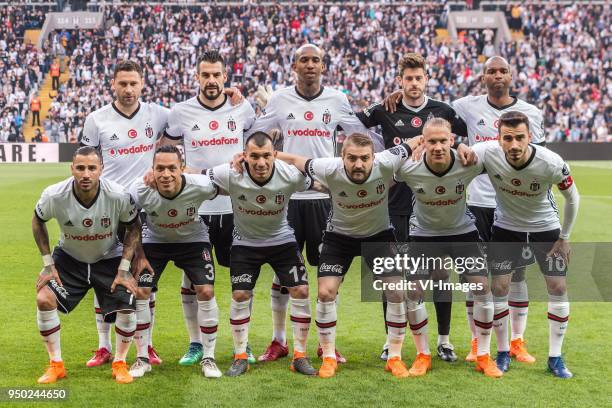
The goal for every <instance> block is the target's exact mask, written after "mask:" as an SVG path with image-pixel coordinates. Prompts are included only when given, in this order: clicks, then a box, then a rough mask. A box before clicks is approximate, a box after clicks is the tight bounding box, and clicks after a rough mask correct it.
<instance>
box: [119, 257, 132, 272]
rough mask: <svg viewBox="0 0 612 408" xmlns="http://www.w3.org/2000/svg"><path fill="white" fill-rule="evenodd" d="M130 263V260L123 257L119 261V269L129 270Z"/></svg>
mask: <svg viewBox="0 0 612 408" xmlns="http://www.w3.org/2000/svg"><path fill="white" fill-rule="evenodd" d="M130 265H131V262H130V261H129V260H127V259H125V258H123V259H121V262H119V269H121V270H122V271H129V270H130Z"/></svg>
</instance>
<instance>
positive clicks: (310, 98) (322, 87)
mask: <svg viewBox="0 0 612 408" xmlns="http://www.w3.org/2000/svg"><path fill="white" fill-rule="evenodd" d="M323 89H325V87H324V86H323V85H321V89H320V90H319V92H317V93H316V94H314V95H312V96H306V95H302V94H301V93H300V91H298V87H297V85H296V86H295V93H296V94H298V96H299V97H300V98H302V99H306V100H307V101H308V102H310V101H312V100H314V99H317V98H318V97H319V96H321V94H322V93H323Z"/></svg>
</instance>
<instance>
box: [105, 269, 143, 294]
mask: <svg viewBox="0 0 612 408" xmlns="http://www.w3.org/2000/svg"><path fill="white" fill-rule="evenodd" d="M118 285H121V286H123V287H124V288H126V289H127V291H128V292H130V293H133V294H136V293H138V286H137V285H136V279H134V276H132V274H131V273H130V272H129V271H126V270H124V269H119V270H118V271H117V276H115V280H114V281H113V284H112V285H111V293H113V292H115V289H116V288H117V286H118Z"/></svg>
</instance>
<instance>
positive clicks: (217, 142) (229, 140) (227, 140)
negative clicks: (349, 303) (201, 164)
mask: <svg viewBox="0 0 612 408" xmlns="http://www.w3.org/2000/svg"><path fill="white" fill-rule="evenodd" d="M232 144H238V138H237V137H223V136H221V137H218V138H212V139H207V140H192V141H191V146H192V147H198V146H199V147H202V146H221V145H232Z"/></svg>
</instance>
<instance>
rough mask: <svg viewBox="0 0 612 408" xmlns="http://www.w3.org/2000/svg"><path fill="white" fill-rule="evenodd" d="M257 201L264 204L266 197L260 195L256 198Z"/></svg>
mask: <svg viewBox="0 0 612 408" xmlns="http://www.w3.org/2000/svg"><path fill="white" fill-rule="evenodd" d="M255 201H257V202H258V203H259V204H263V203H265V202H266V196H263V195H258V196H257V197H255Z"/></svg>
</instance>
